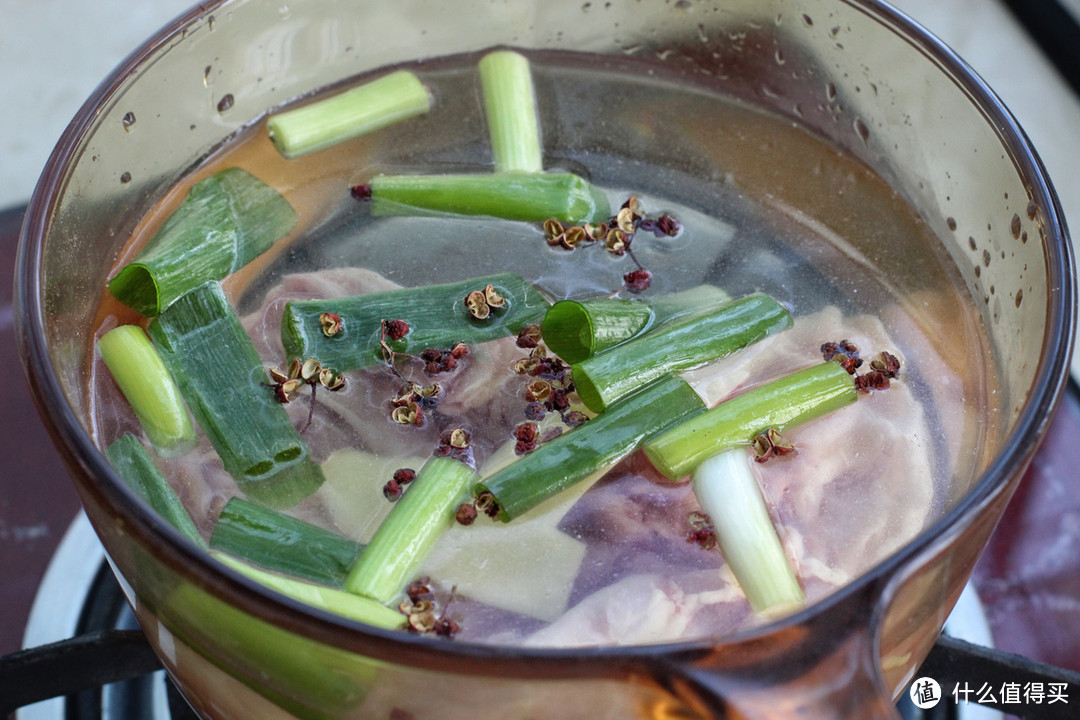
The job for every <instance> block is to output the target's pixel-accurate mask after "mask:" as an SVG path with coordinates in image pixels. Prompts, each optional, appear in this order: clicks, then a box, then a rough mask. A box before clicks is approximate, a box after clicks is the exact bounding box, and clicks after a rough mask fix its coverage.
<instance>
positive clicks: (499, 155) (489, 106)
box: [477, 50, 544, 172]
mask: <svg viewBox="0 0 1080 720" xmlns="http://www.w3.org/2000/svg"><path fill="white" fill-rule="evenodd" d="M477 70H478V71H479V74H480V87H481V89H482V90H483V96H484V111H485V113H486V114H487V124H488V133H489V135H490V136H491V152H492V156H493V158H494V160H495V172H540V171H542V170H543V169H544V158H543V150H542V147H541V145H540V121H539V119H538V118H537V114H536V92H535V90H534V89H533V81H532V70H531V69H530V67H529V61H528V59H526V58H525V56H524V55H521V54H519V53H516V52H513V51H511V50H496V51H495V52H491V53H488V54H487V55H485V56H484V57H483V58H481V59H480V62H479V64H478V65H477Z"/></svg>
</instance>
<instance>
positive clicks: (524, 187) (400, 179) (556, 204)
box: [370, 172, 611, 223]
mask: <svg viewBox="0 0 1080 720" xmlns="http://www.w3.org/2000/svg"><path fill="white" fill-rule="evenodd" d="M370 186H371V212H372V214H373V215H378V216H390V215H421V216H437V217H439V216H484V217H493V218H502V219H503V220H519V221H523V222H543V221H544V220H547V219H548V218H556V219H557V220H560V221H562V222H564V223H581V222H589V221H592V222H600V221H603V220H607V219H608V218H610V217H611V209H610V205H609V204H608V199H607V196H606V195H604V193H603V192H602V191H601V190H600V189H598V188H596V187H594V186H592V185H590V184H589V183H588V182H587V181H585V180H583V179H582V178H580V177H578V176H577V175H573V174H571V173H554V172H552V173H547V172H545V173H522V172H515V173H473V174H455V175H379V176H377V177H375V178H372V180H371V183H370Z"/></svg>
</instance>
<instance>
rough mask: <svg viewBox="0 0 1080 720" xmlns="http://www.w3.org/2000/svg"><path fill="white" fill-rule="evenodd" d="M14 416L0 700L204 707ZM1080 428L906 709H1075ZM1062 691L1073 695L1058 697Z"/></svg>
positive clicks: (65, 486)
mask: <svg viewBox="0 0 1080 720" xmlns="http://www.w3.org/2000/svg"><path fill="white" fill-rule="evenodd" d="M20 218H21V211H20V210H14V211H8V212H3V213H0V259H2V264H0V272H3V271H4V270H5V269H8V274H7V275H6V277H11V274H10V266H11V263H12V261H13V256H14V249H15V244H16V240H17V234H18V227H19V221H20ZM5 266H6V267H5ZM3 289H4V290H5V291H6V293H5V294H4V295H3V296H0V302H2V304H0V320H2V319H4V318H8V320H7V321H6V322H2V323H0V336H2V337H0V352H6V353H11V354H13V353H14V350H13V347H14V337H13V328H12V325H11V321H10V318H11V317H12V308H11V295H10V289H9V286H7V285H5V286H4V288H3ZM8 361H9V362H10V363H11V364H14V363H15V362H17V360H16V359H15V358H10V359H8ZM0 422H2V423H3V426H2V428H0V432H4V433H6V436H7V437H9V438H19V441H18V442H12V443H0V463H2V464H3V467H5V468H6V469H7V473H8V474H7V475H6V476H5V477H4V479H3V484H4V486H5V488H6V490H5V494H4V495H3V497H0V568H3V575H4V580H5V582H4V583H2V584H0V594H2V595H3V596H4V597H3V599H4V602H2V603H0V656H3V657H0V713H2V712H5V711H7V710H9V709H14V708H15V707H19V706H21V705H22V704H23V703H25V702H31V701H37V700H40V699H42V698H53V699H49V700H47V701H45V702H35V703H34V704H31V705H29V706H27V707H22V709H20V710H19V711H18V712H17V714H16V715H15V718H16V720H82V719H84V718H85V719H90V718H95V719H96V718H101V719H106V718H112V719H117V718H133V717H138V718H148V719H150V720H158V719H166V718H173V719H174V720H184V719H187V718H194V717H196V716H195V715H194V714H193V713H192V711H191V710H190V708H188V707H187V705H186V704H185V703H184V701H183V700H182V699H181V698H180V696H179V695H178V694H177V693H176V691H175V690H174V689H173V687H172V684H171V683H170V682H169V681H168V680H167V678H166V676H165V673H164V671H163V670H161V669H160V665H159V664H158V662H157V660H156V658H155V657H154V655H153V653H152V652H151V651H150V649H149V646H148V645H147V643H146V641H145V639H143V637H142V635H141V633H140V632H139V630H138V628H137V624H136V622H135V619H134V616H133V615H132V613H131V611H130V609H129V608H128V606H127V604H126V602H125V600H124V597H123V594H122V593H121V591H120V588H119V586H118V585H117V582H116V580H115V578H114V576H113V574H112V571H111V569H110V567H109V565H108V562H107V558H106V556H105V552H104V550H103V549H102V547H101V545H100V544H99V543H98V541H97V538H96V537H95V535H94V533H93V530H92V529H91V527H90V524H89V522H88V521H87V520H86V519H85V517H84V516H83V515H82V514H81V512H79V510H78V500H77V498H76V497H75V493H74V490H73V489H72V487H71V485H70V483H69V482H68V480H67V477H66V474H65V471H64V469H63V466H62V464H61V462H60V459H59V457H58V456H57V454H56V451H55V450H54V449H53V447H52V444H51V442H50V440H49V438H48V435H47V433H46V432H45V430H44V428H43V427H42V425H41V423H40V421H39V419H38V418H37V416H36V413H35V410H34V408H33V405H32V402H31V401H30V398H29V395H28V392H27V391H26V390H25V389H24V388H23V386H22V384H21V383H14V384H13V387H11V388H9V392H8V398H7V401H6V402H5V403H4V404H3V405H2V406H0ZM1077 437H1080V388H1078V387H1077V386H1076V384H1075V382H1074V383H1073V384H1072V385H1071V386H1070V389H1069V391H1068V393H1067V394H1066V397H1065V400H1064V402H1063V405H1062V407H1061V408H1060V410H1059V412H1058V414H1057V417H1056V418H1055V420H1054V421H1053V423H1052V426H1051V428H1050V431H1049V434H1048V436H1047V438H1046V442H1045V444H1044V446H1043V448H1042V449H1041V450H1040V452H1039V453H1038V455H1037V456H1036V457H1035V459H1034V461H1033V463H1032V466H1031V468H1030V470H1029V471H1028V474H1027V476H1026V477H1025V479H1024V481H1023V483H1022V485H1021V488H1020V490H1019V491H1018V493H1017V495H1016V497H1015V499H1014V501H1013V502H1012V504H1011V505H1010V506H1009V509H1008V511H1007V512H1006V515H1005V517H1004V518H1003V520H1002V522H1001V525H1000V526H999V528H998V530H997V531H996V533H995V535H994V536H993V538H992V539H991V542H990V546H989V548H988V549H987V552H986V553H985V555H984V557H983V559H982V560H981V561H980V563H979V565H978V566H977V567H976V569H975V573H974V577H973V580H972V582H971V583H970V585H969V587H968V588H967V589H966V590H965V592H964V595H963V596H962V597H961V600H960V602H959V603H958V605H957V607H956V609H955V610H954V612H953V614H952V615H951V616H950V618H949V622H948V624H947V627H946V633H945V634H944V635H943V636H942V638H941V639H940V640H939V642H938V644H937V646H936V647H935V649H934V651H933V653H932V654H931V656H930V658H929V659H928V660H927V662H926V664H925V665H924V666H923V668H922V672H921V675H922V676H925V677H930V678H933V679H935V680H936V681H937V682H938V684H939V687H940V692H941V696H940V697H941V700H942V701H941V702H939V703H938V704H937V705H936V707H934V708H932V709H925V710H920V709H918V708H916V707H915V704H914V703H913V702H911V700H910V699H909V698H902V699H901V702H900V707H901V708H902V711H903V713H904V717H905V719H906V720H916V719H917V718H941V719H945V718H957V719H962V720H996V719H998V718H1003V717H1012V716H1016V717H1022V718H1033V719H1041V720H1051V719H1056V718H1073V717H1076V712H1077V710H1076V706H1077V705H1080V672H1075V671H1076V670H1077V669H1080V599H1078V598H1080V493H1077V492H1075V491H1074V490H1072V489H1070V486H1071V485H1072V484H1074V483H1075V482H1076V479H1075V468H1076V467H1080V446H1078V445H1077V443H1076V442H1075V438H1077ZM72 518H74V520H72ZM19 648H30V650H26V651H21V652H17V651H18V650H19ZM1014 686H1015V687H1016V689H1017V690H1018V691H1019V692H1021V693H1023V691H1024V690H1025V689H1026V691H1027V699H1026V700H1025V699H1024V697H1023V695H1020V696H1017V697H1018V700H1017V701H1016V702H1013V699H1012V697H1011V694H1010V695H1008V696H1007V695H1005V694H1004V693H1003V691H1002V689H1003V688H1012V687H1014ZM1036 687H1041V688H1043V693H1044V694H1043V697H1042V699H1041V700H1040V701H1039V702H1035V701H1034V700H1033V699H1032V697H1033V696H1032V695H1031V691H1032V688H1036ZM965 690H966V691H967V693H968V694H967V695H966V696H964V695H963V692H964V691H965ZM989 690H992V691H993V692H989ZM1049 690H1054V691H1055V695H1053V696H1052V697H1054V698H1059V699H1058V700H1057V701H1056V702H1054V703H1049V702H1048V699H1049V697H1050V696H1049V695H1047V694H1046V693H1047V691H1049ZM980 691H982V692H980ZM958 693H960V694H959V695H958ZM991 696H992V698H993V700H994V702H990V701H989V700H988V698H990V697H991ZM1060 698H1064V701H1062V700H1061V699H1060ZM957 700H959V702H957ZM965 700H966V702H965ZM1001 711H1007V712H1008V713H1009V715H1008V716H1005V715H1003V714H1002V712H1001Z"/></svg>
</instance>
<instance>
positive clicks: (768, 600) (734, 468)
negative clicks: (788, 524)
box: [692, 448, 806, 613]
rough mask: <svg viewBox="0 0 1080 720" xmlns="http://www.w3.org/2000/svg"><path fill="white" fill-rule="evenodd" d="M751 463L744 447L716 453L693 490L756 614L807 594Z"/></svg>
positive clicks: (789, 606)
mask: <svg viewBox="0 0 1080 720" xmlns="http://www.w3.org/2000/svg"><path fill="white" fill-rule="evenodd" d="M752 462H753V461H752V460H751V459H750V456H749V453H747V452H746V450H745V449H742V448H740V449H737V450H726V451H724V452H721V453H718V454H716V455H713V456H712V457H710V458H708V459H707V460H705V461H704V462H702V463H701V464H700V465H698V466H697V469H695V470H694V473H693V481H692V483H693V488H694V495H695V496H696V497H697V499H698V503H699V504H700V505H701V509H702V510H704V511H705V513H706V514H707V515H708V516H709V519H710V521H711V523H712V526H713V529H714V530H715V532H716V540H717V545H718V547H719V548H720V552H721V554H723V556H724V559H725V560H726V561H727V564H728V566H729V567H730V568H731V571H732V573H733V574H734V575H735V579H736V580H738V582H739V586H740V587H742V589H743V592H745V593H746V598H747V599H748V600H749V601H750V607H752V608H753V609H754V611H755V612H758V613H776V612H782V611H785V610H790V609H792V608H793V607H795V606H797V605H799V604H801V603H802V602H803V601H804V600H805V599H806V596H805V595H804V593H803V590H802V587H801V586H800V585H799V580H798V578H796V577H795V571H794V570H793V569H792V567H791V564H790V563H789V562H788V557H787V554H786V553H785V552H784V547H783V545H782V544H781V543H780V536H779V535H778V534H777V532H776V527H775V526H774V525H773V522H772V518H771V517H770V516H769V510H768V508H767V507H766V506H765V498H764V497H763V496H762V494H761V488H760V487H759V486H758V483H757V478H756V477H755V476H754V473H753V471H752V470H751V468H750V464H751V463H752Z"/></svg>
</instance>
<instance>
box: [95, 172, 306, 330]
mask: <svg viewBox="0 0 1080 720" xmlns="http://www.w3.org/2000/svg"><path fill="white" fill-rule="evenodd" d="M295 224H296V212H295V211H294V210H293V208H292V206H291V205H290V204H289V202H288V201H287V200H286V199H285V198H284V197H282V196H281V195H280V194H278V192H277V191H276V190H274V189H273V188H272V187H270V186H269V185H266V184H265V183H263V182H262V181H261V180H259V179H258V178H256V177H255V176H253V175H251V174H249V173H248V172H247V171H245V170H242V169H240V168H228V169H226V170H222V171H221V172H219V173H216V174H214V175H211V176H210V177H208V178H206V179H205V180H201V181H199V182H198V183H196V184H195V185H193V186H192V188H191V191H190V192H189V193H188V196H187V198H185V199H184V201H183V202H182V203H181V204H180V206H179V207H178V208H177V209H176V210H175V211H174V212H173V214H172V215H171V216H169V219H168V220H166V221H165V223H164V224H163V225H162V226H161V229H160V230H158V231H157V233H156V234H155V235H154V237H153V238H152V239H151V240H150V243H149V244H148V245H147V246H146V247H145V248H144V249H143V250H142V251H141V252H140V253H139V254H138V255H137V256H136V258H135V260H134V261H133V262H131V263H129V264H128V265H125V266H124V267H123V268H121V270H120V272H118V273H117V274H116V275H115V276H114V277H113V278H112V279H111V280H109V292H111V293H112V294H113V295H114V296H116V298H117V299H118V300H120V302H122V303H124V304H125V305H127V306H128V307H130V308H132V309H134V310H136V311H137V312H140V313H142V314H143V315H146V316H147V317H153V316H154V315H157V314H158V313H159V312H161V311H162V310H164V309H165V308H166V307H168V306H169V304H170V303H172V302H173V301H174V300H176V298H178V297H180V296H181V295H183V294H184V293H185V292H187V291H188V290H191V289H192V288H195V287H198V286H199V285H202V284H203V283H204V282H206V281H208V280H222V279H224V278H225V277H226V276H228V275H230V274H231V273H233V272H235V271H237V270H239V269H240V268H242V267H243V266H244V265H246V264H248V263H249V262H251V261H252V260H254V259H255V258H256V257H258V256H259V255H261V254H262V253H264V252H266V251H267V250H268V249H270V246H271V245H273V244H274V243H275V242H276V241H277V240H279V239H280V238H282V237H284V236H285V235H286V234H288V232H289V231H290V230H292V228H293V226H294V225H295Z"/></svg>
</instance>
